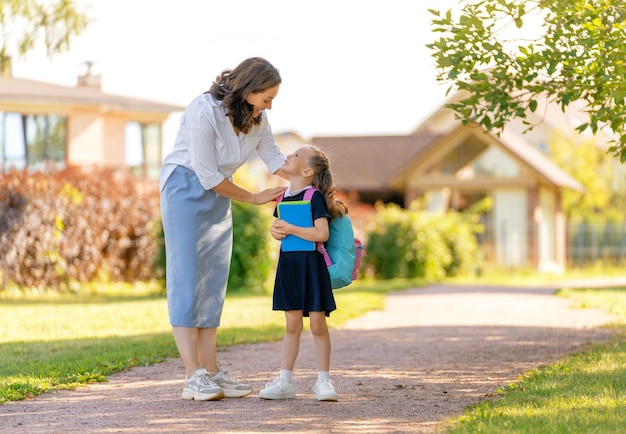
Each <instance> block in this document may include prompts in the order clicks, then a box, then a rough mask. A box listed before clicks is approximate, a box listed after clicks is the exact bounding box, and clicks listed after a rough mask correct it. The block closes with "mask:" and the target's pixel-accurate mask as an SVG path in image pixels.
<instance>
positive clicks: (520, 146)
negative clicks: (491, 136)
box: [498, 131, 585, 192]
mask: <svg viewBox="0 0 626 434" xmlns="http://www.w3.org/2000/svg"><path fill="white" fill-rule="evenodd" d="M498 141H499V143H500V144H501V145H502V146H503V147H505V148H506V149H508V150H509V151H510V152H512V153H513V154H515V156H517V158H518V159H519V160H521V161H523V162H524V163H526V164H527V165H528V166H529V167H530V168H531V169H533V170H534V171H535V172H537V173H538V174H539V175H541V176H542V177H543V178H545V179H546V180H547V181H548V182H550V183H552V184H554V185H556V186H558V187H562V188H568V189H570V190H574V191H579V192H583V191H584V190H585V189H584V187H583V186H582V185H581V184H580V183H579V182H578V181H576V180H575V179H574V178H573V177H571V176H570V175H569V174H567V173H566V172H565V171H563V170H562V169H561V168H560V167H559V166H557V165H556V164H555V163H554V162H553V161H552V160H550V159H549V158H548V157H547V156H545V155H544V154H542V153H541V152H540V151H539V150H537V149H536V148H535V147H533V146H531V145H529V144H528V143H526V142H525V141H524V140H523V139H522V138H521V137H519V136H518V135H517V134H514V133H510V132H507V131H503V132H502V133H501V134H500V138H499V139H498Z"/></svg>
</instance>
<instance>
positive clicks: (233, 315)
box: [0, 280, 423, 404]
mask: <svg viewBox="0 0 626 434" xmlns="http://www.w3.org/2000/svg"><path fill="white" fill-rule="evenodd" d="M420 284H423V283H421V282H420V281H408V280H397V281H385V282H372V281H369V282H368V281H358V282H355V283H354V284H352V285H351V286H350V287H348V288H344V289H341V290H338V291H336V292H335V298H336V302H337V306H338V309H337V311H336V312H334V313H333V314H332V315H331V316H330V318H329V326H330V327H337V326H339V325H341V324H343V323H345V322H346V321H347V320H349V319H351V318H354V317H357V316H360V315H362V314H363V313H365V312H367V311H369V310H374V309H382V308H383V307H384V294H385V293H386V292H388V291H390V290H395V289H403V288H408V287H411V286H419V285H420ZM104 288H105V289H104V290H102V288H99V287H98V286H95V285H87V286H85V287H84V288H82V289H81V292H80V293H78V294H56V293H52V292H50V293H48V292H43V293H22V292H17V291H12V292H11V291H6V292H5V293H4V294H2V296H1V297H0V331H1V333H0V404H2V403H4V402H6V401H15V400H21V399H25V398H29V397H33V396H37V395H39V394H40V393H42V392H45V391H49V390H55V389H73V388H76V387H78V386H80V385H81V384H84V383H89V382H98V381H106V379H107V376H108V375H110V374H112V373H114V372H119V371H122V370H125V369H128V368H131V367H133V366H138V365H148V364H152V363H156V362H159V361H162V360H164V359H165V358H166V357H169V356H177V354H178V353H177V351H176V346H175V344H174V340H173V338H172V332H171V328H170V326H169V321H168V315H167V302H166V299H165V297H164V296H163V295H158V294H156V293H157V292H158V291H159V288H158V287H157V286H156V285H146V284H140V285H134V286H131V285H119V284H117V285H105V286H104ZM305 324H306V325H307V326H308V324H307V321H305ZM283 333H284V314H283V313H282V312H274V311H272V299H271V296H269V295H267V296H240V295H237V296H229V297H227V300H226V303H225V306H224V312H223V315H222V325H221V327H220V330H219V332H218V335H217V336H218V347H226V346H229V345H233V344H240V343H254V342H263V341H265V342H267V341H274V340H279V339H281V338H282V336H283Z"/></svg>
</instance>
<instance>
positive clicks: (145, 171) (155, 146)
mask: <svg viewBox="0 0 626 434" xmlns="http://www.w3.org/2000/svg"><path fill="white" fill-rule="evenodd" d="M125 142H126V148H125V158H126V165H127V166H128V167H129V168H130V170H131V172H132V173H133V174H134V175H136V176H145V177H148V178H150V179H157V178H158V177H159V171H160V170H161V125H160V124H140V123H138V122H129V123H127V124H126V131H125Z"/></svg>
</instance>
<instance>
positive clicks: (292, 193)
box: [284, 185, 313, 197]
mask: <svg viewBox="0 0 626 434" xmlns="http://www.w3.org/2000/svg"><path fill="white" fill-rule="evenodd" d="M308 188H313V186H312V185H307V186H306V187H304V188H301V189H300V190H296V191H291V186H289V187H287V190H285V195H284V197H292V196H297V195H299V194H300V193H302V192H303V191H304V190H306V189H308Z"/></svg>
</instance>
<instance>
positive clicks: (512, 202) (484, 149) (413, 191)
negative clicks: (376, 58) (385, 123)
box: [312, 107, 609, 273]
mask: <svg viewBox="0 0 626 434" xmlns="http://www.w3.org/2000/svg"><path fill="white" fill-rule="evenodd" d="M536 113H538V114H539V113H540V114H542V116H543V118H541V119H539V118H533V116H539V115H538V114H535V115H531V116H530V117H529V118H528V120H529V121H530V122H533V123H535V122H536V123H537V127H536V128H535V129H533V130H532V131H531V132H525V130H526V129H527V126H526V125H524V124H522V123H521V122H519V121H515V122H512V123H511V124H510V125H507V127H506V129H505V131H504V132H503V133H502V134H500V135H499V136H497V135H495V134H489V133H486V132H485V131H483V130H482V129H480V128H478V127H476V126H466V125H463V124H462V123H461V121H460V120H458V119H456V118H455V116H454V113H453V112H452V111H451V110H450V109H447V108H445V107H441V108H440V109H438V110H436V111H435V112H434V113H433V114H432V116H430V117H429V118H428V119H426V120H425V121H424V122H423V123H422V124H420V125H419V126H418V127H417V128H416V129H415V130H414V132H413V133H412V134H409V135H406V136H363V137H355V136H347V137H313V139H312V143H313V144H315V145H318V146H319V147H321V148H322V149H324V150H325V151H326V153H327V154H329V156H330V157H331V161H332V167H333V175H334V177H335V182H336V183H337V186H338V188H340V189H341V190H344V191H353V192H357V193H358V194H359V196H360V198H361V199H362V200H363V201H364V202H367V203H375V202H376V201H383V202H395V203H399V204H401V205H404V206H407V207H408V205H409V204H410V203H411V202H412V201H413V200H415V199H421V200H423V201H424V203H425V204H426V206H427V207H428V209H430V210H432V211H441V212H446V211H448V210H455V211H463V210H466V209H468V208H469V207H471V206H472V205H473V204H475V203H477V202H478V201H480V200H482V199H485V198H489V199H490V200H491V202H492V207H491V209H490V210H489V211H487V212H486V213H484V214H483V215H482V216H481V217H482V223H483V224H484V227H485V229H486V231H485V233H484V234H483V235H482V236H481V237H480V240H479V241H480V243H481V245H482V248H483V251H484V252H485V254H486V259H487V261H488V262H489V263H490V264H493V265H496V266H498V267H505V268H518V269H524V268H532V269H536V270H539V271H545V272H557V273H558V272H561V271H562V270H564V269H565V266H566V260H567V255H566V253H567V252H566V248H567V241H566V222H565V217H564V214H563V211H562V208H561V202H562V193H563V191H564V190H566V189H569V190H574V191H579V192H582V191H583V187H582V186H581V185H580V184H579V183H578V182H577V181H576V180H575V179H574V178H573V177H572V176H570V175H569V174H567V173H565V172H564V171H563V170H562V169H561V168H560V167H558V166H557V165H555V164H554V163H553V162H552V161H551V160H550V159H549V158H548V156H547V155H546V154H545V153H544V152H542V151H543V150H545V149H546V146H547V143H548V140H549V139H550V136H551V134H553V133H554V132H556V131H562V132H563V131H565V132H570V133H572V134H574V128H575V127H576V126H577V125H578V124H579V123H580V119H576V112H575V111H574V112H569V113H565V114H564V113H562V112H561V111H560V109H558V107H557V108H555V107H540V108H539V109H538V110H537V111H536ZM608 140H609V137H607V136H602V132H601V133H600V134H599V137H597V141H598V143H599V146H603V144H604V143H606V142H607V141H608Z"/></svg>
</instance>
